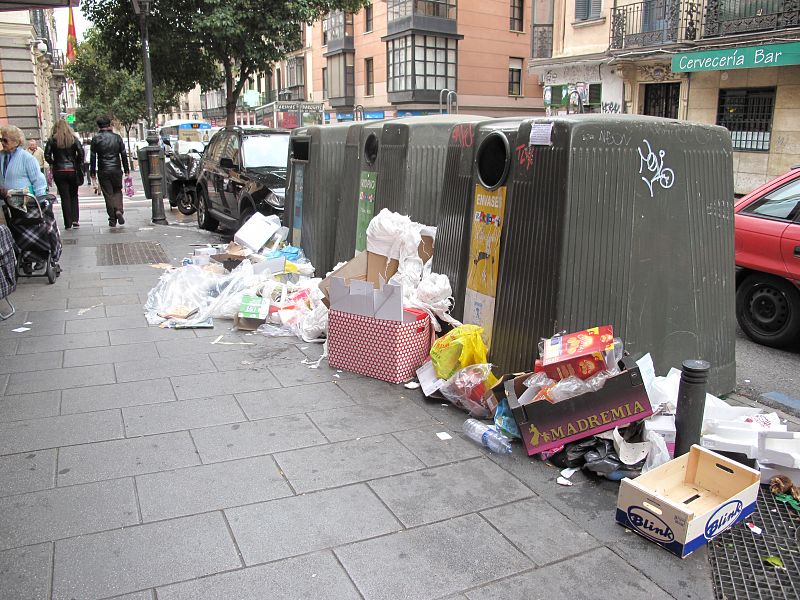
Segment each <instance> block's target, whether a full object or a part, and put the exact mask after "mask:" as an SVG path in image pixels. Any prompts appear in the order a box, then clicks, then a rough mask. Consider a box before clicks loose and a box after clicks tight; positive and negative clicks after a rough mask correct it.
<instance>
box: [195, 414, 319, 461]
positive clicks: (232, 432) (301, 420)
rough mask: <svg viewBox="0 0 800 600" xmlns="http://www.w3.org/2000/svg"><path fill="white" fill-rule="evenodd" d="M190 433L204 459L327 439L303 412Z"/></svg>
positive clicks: (301, 445)
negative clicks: (301, 413)
mask: <svg viewBox="0 0 800 600" xmlns="http://www.w3.org/2000/svg"><path fill="white" fill-rule="evenodd" d="M192 437H193V438H194V443H195V445H196V446H197V450H198V451H199V452H200V458H202V459H203V462H204V463H212V462H219V461H223V460H232V459H234V458H245V457H248V456H259V455H262V454H272V453H274V452H281V451H283V450H294V449H295V448H305V447H307V446H316V445H318V444H325V443H326V442H327V440H325V438H324V437H323V436H322V434H321V433H320V432H319V431H318V430H317V428H316V427H314V424H313V423H312V422H311V421H309V420H308V417H306V416H305V415H294V416H288V417H276V418H274V419H263V420H261V421H251V422H248V423H234V424H233V425H219V426H217V427H206V428H204V429H195V430H193V431H192Z"/></svg>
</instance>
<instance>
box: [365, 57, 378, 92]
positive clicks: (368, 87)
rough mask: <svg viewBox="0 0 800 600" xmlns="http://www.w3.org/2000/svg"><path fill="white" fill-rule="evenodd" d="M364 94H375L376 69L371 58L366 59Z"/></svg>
mask: <svg viewBox="0 0 800 600" xmlns="http://www.w3.org/2000/svg"><path fill="white" fill-rule="evenodd" d="M364 95H365V96H374V95H375V71H374V69H373V63H372V59H371V58H365V59H364Z"/></svg>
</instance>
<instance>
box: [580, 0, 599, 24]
mask: <svg viewBox="0 0 800 600" xmlns="http://www.w3.org/2000/svg"><path fill="white" fill-rule="evenodd" d="M602 4H603V2H602V0H575V20H576V21H588V20H589V19H599V18H600V9H601V8H602Z"/></svg>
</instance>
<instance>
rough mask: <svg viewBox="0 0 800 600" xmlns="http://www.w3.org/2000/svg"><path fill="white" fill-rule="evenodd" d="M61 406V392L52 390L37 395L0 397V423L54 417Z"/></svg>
mask: <svg viewBox="0 0 800 600" xmlns="http://www.w3.org/2000/svg"><path fill="white" fill-rule="evenodd" d="M60 404H61V392H60V391H58V390H51V391H47V392H37V393H35V394H18V395H13V396H12V395H8V396H2V397H0V421H2V422H6V421H20V420H23V419H38V418H41V417H54V416H56V415H57V414H58V408H59V405H60Z"/></svg>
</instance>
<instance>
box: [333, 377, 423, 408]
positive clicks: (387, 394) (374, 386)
mask: <svg viewBox="0 0 800 600" xmlns="http://www.w3.org/2000/svg"><path fill="white" fill-rule="evenodd" d="M336 385H337V386H339V388H340V389H341V390H342V391H343V392H344V393H345V394H347V395H348V396H350V397H351V398H352V399H353V401H354V402H356V403H358V404H385V403H386V399H387V398H392V399H399V397H400V396H410V394H411V392H410V391H409V390H406V389H404V388H403V386H402V385H395V384H393V383H387V382H386V381H381V380H380V379H372V378H371V377H360V378H358V379H345V380H338V381H337V382H336Z"/></svg>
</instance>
